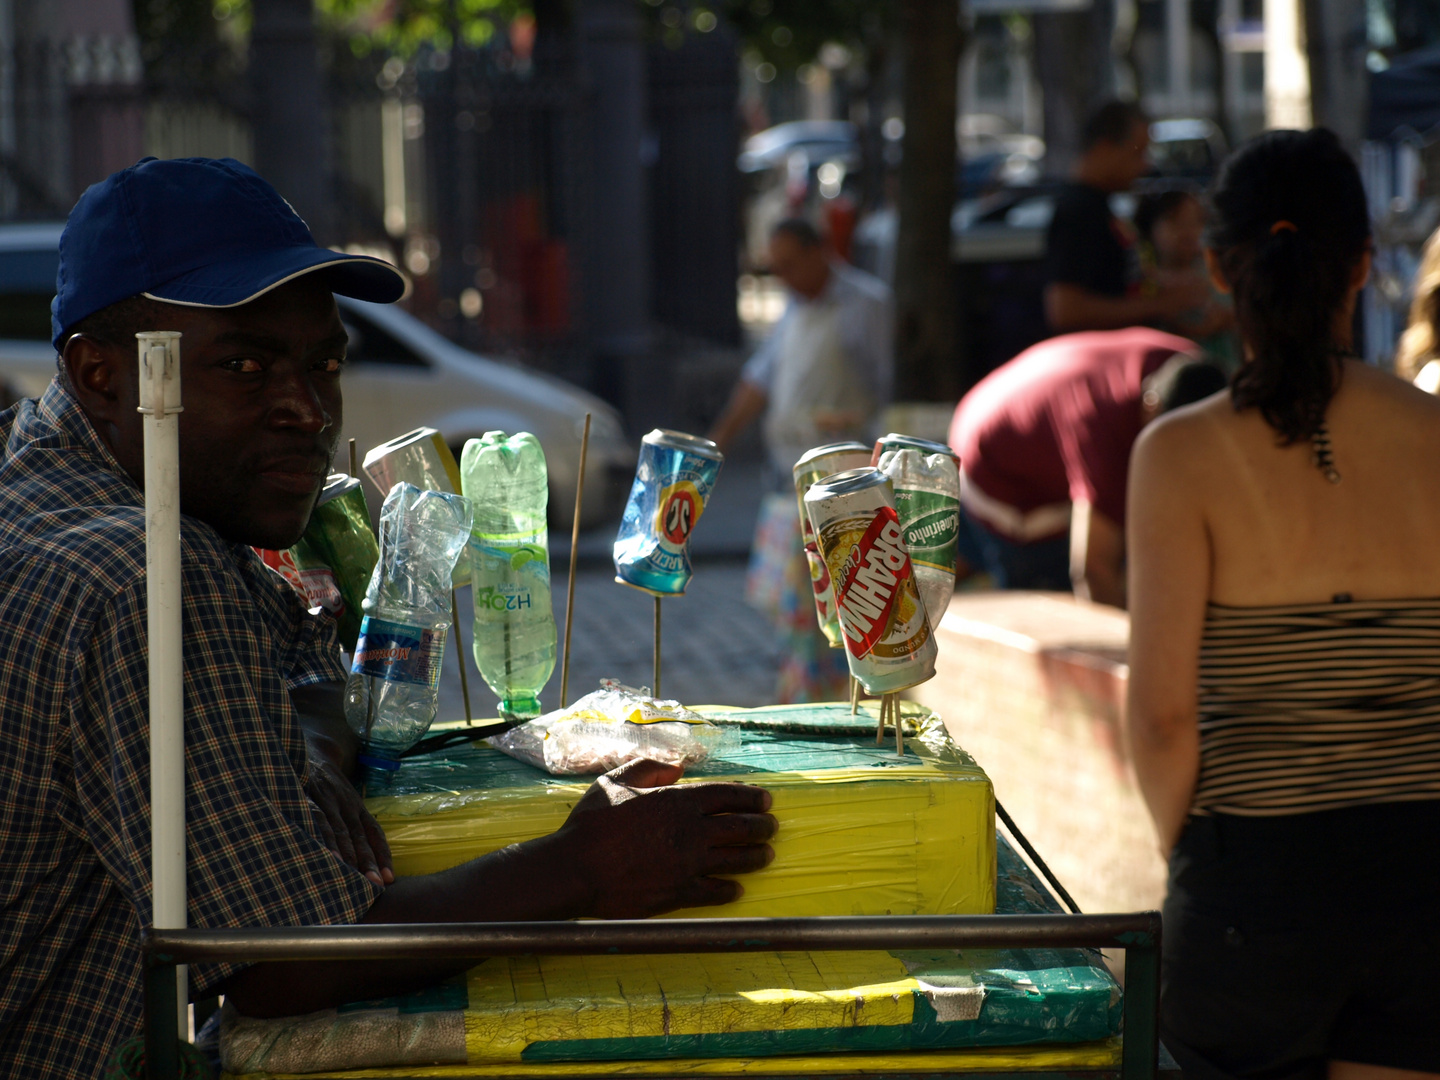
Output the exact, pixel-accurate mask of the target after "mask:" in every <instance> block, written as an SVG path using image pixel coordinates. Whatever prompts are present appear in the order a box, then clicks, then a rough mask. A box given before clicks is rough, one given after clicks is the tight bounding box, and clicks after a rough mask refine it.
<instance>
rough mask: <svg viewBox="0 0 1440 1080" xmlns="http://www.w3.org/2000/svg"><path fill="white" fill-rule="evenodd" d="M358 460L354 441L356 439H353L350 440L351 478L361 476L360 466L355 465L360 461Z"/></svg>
mask: <svg viewBox="0 0 1440 1080" xmlns="http://www.w3.org/2000/svg"><path fill="white" fill-rule="evenodd" d="M358 460H359V459H358V458H357V457H356V456H355V440H354V439H351V440H350V475H351V476H358V475H360V471H359V470H360V466H358V465H356V464H355V462H356V461H358Z"/></svg>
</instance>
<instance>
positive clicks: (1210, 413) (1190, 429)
mask: <svg viewBox="0 0 1440 1080" xmlns="http://www.w3.org/2000/svg"><path fill="white" fill-rule="evenodd" d="M1244 426H1248V425H1247V424H1246V417H1245V416H1244V414H1243V413H1237V412H1236V411H1235V406H1234V405H1233V404H1232V403H1231V400H1230V392H1229V391H1228V390H1221V391H1219V392H1217V393H1214V394H1211V395H1210V396H1209V397H1207V398H1202V399H1201V400H1200V401H1197V402H1195V403H1194V404H1193V405H1185V406H1182V407H1181V408H1178V409H1174V410H1172V411H1170V412H1168V413H1166V414H1165V415H1164V416H1161V417H1158V418H1156V419H1155V420H1153V421H1151V422H1150V423H1149V424H1146V425H1145V429H1144V430H1143V431H1141V433H1140V437H1139V439H1137V440H1136V442H1135V450H1134V456H1133V458H1132V460H1134V461H1140V460H1142V459H1144V460H1147V461H1150V462H1152V463H1154V464H1159V465H1162V466H1173V467H1181V466H1186V467H1190V466H1193V465H1195V464H1196V463H1197V462H1204V461H1205V460H1206V459H1207V458H1209V457H1211V456H1213V450H1214V449H1215V448H1216V446H1217V445H1218V444H1220V443H1222V442H1227V441H1230V440H1233V439H1234V437H1235V432H1234V430H1232V429H1235V428H1238V427H1244Z"/></svg>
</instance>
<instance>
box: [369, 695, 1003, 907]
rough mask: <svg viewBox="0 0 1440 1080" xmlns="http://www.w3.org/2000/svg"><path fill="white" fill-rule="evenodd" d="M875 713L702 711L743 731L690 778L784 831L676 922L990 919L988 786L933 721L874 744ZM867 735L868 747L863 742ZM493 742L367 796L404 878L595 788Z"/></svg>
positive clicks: (535, 831)
mask: <svg viewBox="0 0 1440 1080" xmlns="http://www.w3.org/2000/svg"><path fill="white" fill-rule="evenodd" d="M873 710H874V706H873V705H872V706H871V707H870V710H869V714H868V716H867V715H866V713H865V712H862V713H861V715H860V716H858V717H853V716H851V715H850V707H849V705H846V704H826V705H802V706H781V707H775V708H769V709H747V710H739V709H737V710H719V709H703V710H701V711H703V712H705V713H706V714H707V715H710V716H712V717H713V718H715V719H717V720H719V721H721V722H725V723H731V724H734V725H735V726H737V727H738V728H739V730H740V735H741V738H740V740H739V745H738V748H736V749H734V750H733V751H731V752H727V753H726V754H725V755H724V758H723V759H722V760H716V759H712V760H711V761H709V762H707V763H705V764H704V765H703V766H700V767H697V768H695V769H693V770H692V771H691V772H690V774H689V775H688V776H687V777H686V778H685V779H684V780H682V781H681V782H682V783H686V782H695V781H703V780H716V779H725V780H739V781H743V782H745V783H751V784H758V785H760V786H762V787H765V788H766V789H768V790H769V791H770V792H771V794H772V796H773V798H774V805H773V807H772V813H774V815H775V816H776V818H777V819H778V820H779V823H780V829H779V833H778V835H777V836H776V838H775V840H774V844H773V846H774V848H775V861H774V862H773V863H772V864H771V865H770V866H769V867H767V868H766V869H764V870H761V871H759V872H757V873H754V874H747V875H746V876H745V878H744V883H745V895H744V896H743V897H742V898H741V899H740V900H739V901H737V902H736V903H733V904H727V905H725V906H723V907H709V908H696V909H692V910H686V911H679V912H675V913H673V914H671V915H670V916H668V917H670V918H686V917H692V918H694V917H711V918H717V917H725V918H742V917H746V916H769V917H779V916H790V915H959V914H989V913H992V912H994V910H995V797H994V792H993V790H992V788H991V786H990V780H989V778H988V777H987V776H986V775H985V773H984V771H983V770H981V768H980V767H979V766H978V765H977V764H976V763H975V761H974V760H973V759H972V758H971V757H970V756H969V755H968V754H966V753H965V752H964V751H963V750H961V749H959V748H958V747H956V746H955V745H954V744H953V743H952V742H951V741H950V739H949V737H948V736H947V735H946V733H945V730H944V727H943V725H942V724H941V723H940V722H939V720H938V719H937V718H935V717H933V716H932V715H930V714H929V713H927V712H924V711H923V710H920V709H918V707H914V706H908V707H907V715H906V717H905V722H906V725H907V729H908V730H909V731H910V732H911V734H912V736H913V737H911V738H908V739H907V740H906V746H905V755H904V757H903V758H901V757H899V756H897V755H896V753H895V750H894V742H893V739H887V740H886V742H887V745H886V746H883V747H880V746H876V745H875V741H874V736H873V731H874V727H873V724H874V711H873ZM867 729H868V732H869V734H868V735H862V734H860V733H862V732H865V731H866V730H867ZM589 782H590V778H588V777H573V778H571V777H553V776H549V775H548V774H546V773H544V772H543V771H541V770H539V769H536V768H534V767H532V766H530V765H526V764H523V763H521V762H519V761H515V760H514V759H512V758H509V757H506V756H505V755H504V754H501V753H500V752H499V751H497V750H494V749H492V748H491V747H489V746H486V745H484V744H478V745H471V746H466V747H464V748H462V749H457V750H452V751H445V752H443V753H441V754H434V755H429V756H427V757H423V758H417V759H414V760H412V761H407V762H406V763H405V764H404V766H403V767H402V768H401V770H400V772H399V773H398V774H397V778H396V780H395V782H394V785H393V786H392V788H391V789H390V791H389V793H387V794H385V795H382V796H378V797H373V798H371V799H370V800H368V803H369V807H370V810H371V812H372V813H374V815H375V817H376V818H377V819H378V820H379V822H380V824H381V826H382V827H383V828H384V829H385V833H386V835H387V836H388V837H389V840H390V848H391V851H392V853H393V855H394V859H395V871H396V873H398V874H402V875H406V874H425V873H432V872H434V871H438V870H444V869H447V868H449V867H451V866H455V865H457V864H459V863H462V862H464V861H466V860H467V859H471V858H474V857H476V856H477V855H483V854H485V853H487V852H490V851H496V850H498V849H500V848H502V847H505V846H506V845H507V844H512V843H515V842H517V841H521V840H528V839H530V838H532V837H536V836H543V835H545V834H546V833H550V832H553V831H554V830H556V829H557V828H559V827H560V825H561V824H562V823H563V822H564V821H565V818H566V815H568V814H569V812H570V809H571V807H573V806H574V805H575V803H576V801H577V800H578V799H579V798H580V796H581V794H582V793H583V792H584V791H585V788H586V787H587V786H588V784H589Z"/></svg>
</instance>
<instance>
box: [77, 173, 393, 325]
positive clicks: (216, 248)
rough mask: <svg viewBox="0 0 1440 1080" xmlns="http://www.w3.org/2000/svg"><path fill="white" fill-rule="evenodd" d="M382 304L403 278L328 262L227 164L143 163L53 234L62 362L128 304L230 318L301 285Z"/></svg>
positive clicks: (371, 262) (284, 209)
mask: <svg viewBox="0 0 1440 1080" xmlns="http://www.w3.org/2000/svg"><path fill="white" fill-rule="evenodd" d="M316 270H323V271H324V272H325V275H326V278H327V280H328V284H329V285H330V288H331V290H332V291H334V292H337V293H339V294H340V295H342V296H353V297H355V298H356V299H357V300H371V301H375V302H377V303H382V304H389V303H393V302H394V301H396V300H399V299H400V297H401V296H402V295H404V293H405V277H404V275H402V274H401V273H400V271H399V270H397V269H396V268H395V267H393V266H391V265H390V264H389V263H387V262H385V261H384V260H382V259H373V258H370V257H368V256H365V255H347V254H346V253H344V252H342V251H330V250H328V249H327V248H322V247H320V245H318V244H317V243H315V238H314V237H313V236H311V235H310V228H309V226H307V225H306V224H305V222H304V221H303V220H301V218H300V215H299V214H297V213H295V210H294V209H293V208H292V207H291V206H290V204H289V203H287V202H286V201H285V200H284V199H282V198H281V197H280V193H279V192H278V191H276V190H275V189H274V188H273V187H271V186H270V184H269V183H267V182H266V181H265V180H263V179H261V178H260V176H259V175H258V174H257V173H256V172H255V170H253V169H251V168H250V167H249V166H247V165H242V164H241V163H240V162H238V161H235V160H234V159H232V158H218V159H217V158H180V159H176V160H172V161H159V160H157V159H155V158H145V159H143V160H141V161H140V162H139V163H138V164H135V165H132V166H131V167H130V168H128V169H122V170H121V171H120V172H117V173H115V174H114V175H113V176H110V177H107V178H106V179H104V180H102V181H100V182H99V183H98V184H93V185H91V186H90V187H89V188H88V189H86V191H85V194H83V195H81V196H80V201H79V202H77V203H76V204H75V208H74V209H73V210H71V211H70V218H69V220H68V221H67V222H66V224H65V231H64V232H62V233H61V234H60V271H59V273H58V274H56V277H55V299H54V300H52V301H51V302H50V330H51V334H52V343H53V344H54V346H55V348H56V350H57V351H59V349H60V347H61V345H62V344H63V342H64V338H65V335H66V332H67V331H69V330H70V328H71V327H73V326H74V325H75V324H76V323H78V322H79V321H80V320H81V319H83V318H85V317H86V316H88V315H93V314H94V313H95V312H97V311H99V310H101V309H102V308H107V307H109V306H110V305H111V304H114V303H116V302H117V301H120V300H124V299H126V298H127V297H131V296H136V295H142V294H143V295H144V296H148V297H150V298H151V299H152V300H162V301H164V302H165V303H167V304H181V305H184V306H187V307H208V308H227V307H236V306H238V305H240V304H244V303H248V302H249V301H251V300H254V299H255V298H256V297H257V296H260V295H261V294H262V293H265V292H268V291H269V290H271V289H273V288H275V287H276V286H277V285H283V284H284V283H285V282H287V281H290V280H291V279H293V278H296V277H299V276H300V275H301V274H308V273H311V272H313V271H316Z"/></svg>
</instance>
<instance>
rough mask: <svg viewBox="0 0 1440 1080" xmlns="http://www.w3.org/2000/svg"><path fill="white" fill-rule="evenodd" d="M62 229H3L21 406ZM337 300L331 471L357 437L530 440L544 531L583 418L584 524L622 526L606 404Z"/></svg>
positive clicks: (12, 374)
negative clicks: (341, 343) (542, 465)
mask: <svg viewBox="0 0 1440 1080" xmlns="http://www.w3.org/2000/svg"><path fill="white" fill-rule="evenodd" d="M61 228H62V226H60V225H54V224H35V225H6V226H0V380H3V381H4V382H5V383H8V384H9V386H10V387H11V388H12V389H14V390H15V391H17V392H18V393H19V394H20V395H22V396H26V397H34V396H38V395H39V394H40V393H42V392H43V391H44V389H45V387H46V385H47V384H48V383H49V381H50V377H51V376H52V375H53V374H54V373H55V350H54V349H53V348H52V347H51V345H50V298H51V297H52V296H53V295H54V292H55V271H56V268H57V266H58V262H59V254H58V251H59V242H60V230H61ZM336 301H337V302H338V304H339V306H340V318H341V319H342V320H343V321H344V323H345V328H346V329H347V330H348V331H349V332H350V348H349V350H348V357H349V362H348V364H347V367H346V371H345V374H344V376H343V382H342V386H343V387H344V393H345V428H344V431H343V432H342V433H341V441H340V447H341V450H340V454H339V456H338V458H337V460H336V462H335V465H336V467H337V468H338V469H339V470H341V471H348V466H347V461H346V458H347V453H346V449H345V447H346V440H347V439H349V438H354V439H355V442H356V447H357V449H358V450H359V455H360V457H361V458H362V459H363V458H364V456H365V452H366V451H367V450H369V449H370V448H371V447H372V446H377V445H379V444H380V443H382V442H385V441H387V440H389V439H392V438H394V437H395V436H397V435H402V434H404V433H405V432H407V431H411V430H413V429H414V428H417V427H433V428H435V429H437V430H438V431H440V432H441V433H442V434H443V435H444V436H445V441H446V442H447V443H449V444H450V447H451V449H452V450H454V452H455V456H456V458H457V459H458V458H459V456H460V451H461V448H462V447H463V446H464V445H465V441H466V440H467V439H471V438H477V437H479V436H480V435H483V434H484V433H485V432H487V431H493V430H503V431H509V432H515V431H529V432H533V433H534V435H535V436H536V437H537V438H538V439H539V440H540V445H541V446H542V447H544V449H545V460H546V464H547V465H548V467H549V472H550V521H551V524H552V526H554V527H557V528H561V527H563V528H565V529H568V528H569V527H570V518H571V513H572V510H573V509H574V505H575V485H576V482H577V480H578V479H579V465H580V437H581V434H582V432H583V429H584V425H585V413H586V412H589V413H590V414H591V421H590V452H589V457H588V460H587V464H586V469H585V504H584V508H583V511H582V514H581V523H580V524H581V527H582V528H590V527H593V526H597V525H601V524H603V523H605V522H606V521H608V520H612V519H614V518H616V517H618V515H619V511H620V508H621V507H622V506H623V504H624V499H625V496H626V494H627V493H628V492H629V489H630V481H631V479H632V477H633V475H634V469H635V460H636V451H635V448H634V446H633V445H632V444H631V443H629V442H628V441H627V439H626V437H625V430H624V426H623V425H622V423H621V420H620V415H619V414H618V413H617V412H616V411H615V409H613V408H612V407H611V406H610V405H608V404H606V403H605V402H603V401H601V400H600V399H599V398H597V397H595V396H594V395H592V394H588V393H586V392H585V391H583V390H581V389H579V388H578V387H575V386H572V385H571V384H570V383H567V382H565V381H563V380H561V379H557V378H554V377H552V376H548V375H544V374H541V373H539V372H535V371H529V370H527V369H525V368H522V367H520V366H519V365H518V364H512V363H505V362H501V361H497V360H492V359H488V358H486V357H483V356H477V355H476V354H475V353H472V352H469V351H467V350H465V349H462V348H460V347H459V346H458V345H455V344H454V343H452V342H450V341H449V340H447V339H446V338H444V337H442V336H441V335H439V334H437V333H435V331H433V330H431V329H430V328H429V327H428V326H426V325H425V324H424V323H422V322H420V321H419V320H418V319H416V318H414V317H413V316H411V315H409V314H408V313H407V312H405V311H403V310H401V309H400V308H398V307H395V306H393V305H389V304H367V303H364V302H363V301H359V300H351V299H349V298H347V297H343V296H342V297H336ZM157 329H163V328H161V327H157ZM182 348H183V342H182ZM181 392H182V394H183V392H184V391H183V387H182V391H181ZM367 486H368V485H367ZM367 494H368V495H369V496H371V501H372V504H373V506H372V509H374V508H377V507H378V505H379V503H378V498H377V493H376V492H374V491H369V492H367Z"/></svg>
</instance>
